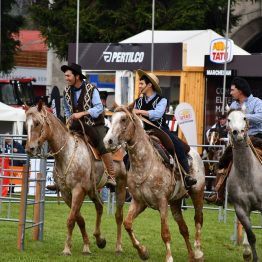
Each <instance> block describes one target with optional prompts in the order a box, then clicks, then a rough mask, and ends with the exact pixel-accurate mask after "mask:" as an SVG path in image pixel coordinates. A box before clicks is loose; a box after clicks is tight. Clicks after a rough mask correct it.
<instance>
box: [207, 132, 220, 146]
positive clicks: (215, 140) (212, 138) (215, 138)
mask: <svg viewBox="0 0 262 262" xmlns="http://www.w3.org/2000/svg"><path fill="white" fill-rule="evenodd" d="M219 139H220V135H219V131H218V130H217V129H211V130H210V132H209V134H208V141H209V145H211V146H213V145H218V144H219V141H220V140H219Z"/></svg>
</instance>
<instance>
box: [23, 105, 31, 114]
mask: <svg viewBox="0 0 262 262" xmlns="http://www.w3.org/2000/svg"><path fill="white" fill-rule="evenodd" d="M29 108H30V106H28V105H27V104H24V105H23V109H24V110H25V112H27V111H28V110H29Z"/></svg>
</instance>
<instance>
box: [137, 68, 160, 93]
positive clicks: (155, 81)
mask: <svg viewBox="0 0 262 262" xmlns="http://www.w3.org/2000/svg"><path fill="white" fill-rule="evenodd" d="M137 73H138V76H139V79H140V78H141V77H142V76H146V77H147V78H148V79H149V81H150V82H151V83H152V85H153V87H154V89H155V91H156V92H157V93H158V94H161V93H162V91H161V88H160V86H159V79H158V77H157V76H156V75H155V74H153V73H146V72H145V71H143V70H141V69H138V70H137Z"/></svg>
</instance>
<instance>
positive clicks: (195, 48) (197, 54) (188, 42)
mask: <svg viewBox="0 0 262 262" xmlns="http://www.w3.org/2000/svg"><path fill="white" fill-rule="evenodd" d="M222 37H223V36H221V35H219V34H217V33H216V32H215V31H213V30H211V29H206V30H185V31H159V30H156V31H154V43H183V44H185V47H186V48H185V50H186V52H187V55H186V61H184V65H186V66H204V56H205V55H209V54H210V43H211V41H212V40H214V39H217V38H222ZM151 42H152V31H151V30H146V31H143V32H141V33H139V34H136V35H134V36H132V37H129V38H127V39H125V40H123V41H121V42H120V43H133V44H139V43H151ZM234 55H250V54H249V53H248V52H246V51H245V50H244V49H242V48H240V47H238V46H237V45H234Z"/></svg>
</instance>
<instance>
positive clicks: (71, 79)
mask: <svg viewBox="0 0 262 262" xmlns="http://www.w3.org/2000/svg"><path fill="white" fill-rule="evenodd" d="M77 77H78V75H77V76H74V75H73V73H72V71H71V70H67V71H65V80H66V82H67V84H68V85H69V86H73V85H74V84H75V83H76V80H77Z"/></svg>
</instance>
